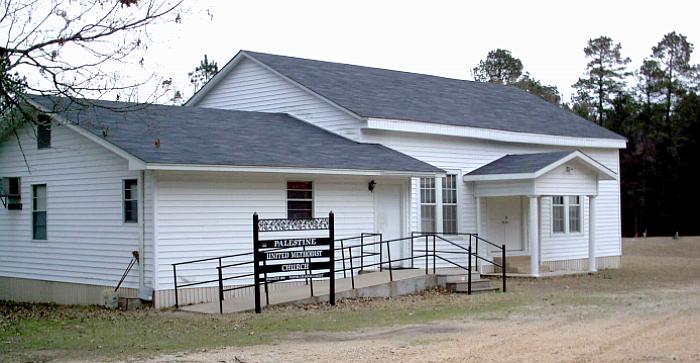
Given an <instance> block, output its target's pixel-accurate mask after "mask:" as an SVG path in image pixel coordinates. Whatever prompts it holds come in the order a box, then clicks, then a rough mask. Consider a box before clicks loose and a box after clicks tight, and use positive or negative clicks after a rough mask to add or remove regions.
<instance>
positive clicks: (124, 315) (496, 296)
mask: <svg viewBox="0 0 700 363" xmlns="http://www.w3.org/2000/svg"><path fill="white" fill-rule="evenodd" d="M673 243H675V245H663V246H661V247H659V246H647V245H645V244H644V243H641V242H640V243H637V244H635V245H634V246H633V247H631V249H630V248H627V247H626V249H625V254H629V255H630V257H625V267H624V268H622V269H620V270H610V271H603V272H600V273H599V274H597V275H594V276H588V275H582V276H570V277H562V278H551V279H541V280H532V279H511V280H510V281H509V292H508V293H506V294H501V293H490V294H478V295H472V296H467V295H465V294H448V293H444V292H441V291H428V292H424V293H422V294H419V295H413V296H405V297H400V298H393V299H372V300H345V301H341V302H339V303H338V305H337V306H336V307H330V306H328V305H325V304H321V305H310V306H306V307H305V308H299V307H274V308H269V309H266V310H264V312H263V314H261V315H255V314H252V313H239V314H228V315H224V316H219V315H198V314H191V313H185V312H178V311H173V310H162V311H157V310H140V311H129V312H122V311H109V310H105V309H102V308H98V307H81V306H57V305H44V304H16V303H10V302H0V361H3V362H5V361H45V360H51V359H62V360H70V359H83V360H91V359H99V360H117V359H127V358H130V359H133V358H143V357H151V356H155V355H159V354H162V353H173V352H190V351H201V350H203V349H213V348H219V347H226V346H249V345H256V344H275V343H277V342H278V341H280V340H284V339H285V338H286V337H288V336H290V335H294V334H296V333H305V332H339V331H351V330H357V329H370V328H373V327H385V326H396V325H406V324H422V323H427V322H432V321H439V320H446V319H450V320H463V321H471V320H499V319H508V318H509V317H510V316H511V315H512V314H516V315H517V314H520V315H522V314H543V315H546V314H554V313H557V312H562V311H564V312H567V311H568V312H570V311H575V312H576V313H577V314H581V313H590V314H595V315H596V316H597V317H601V316H605V314H613V313H614V311H615V310H614V309H615V308H620V309H624V308H625V307H626V306H628V305H629V304H632V303H634V302H635V301H638V300H639V299H640V296H643V295H644V294H645V292H646V291H647V290H648V289H649V288H650V287H653V286H654V285H659V286H664V287H673V286H674V284H677V285H678V286H682V285H684V284H686V283H687V282H688V281H691V280H694V281H696V280H695V279H696V277H697V276H700V266H699V265H698V264H697V263H696V261H698V259H697V257H700V248H698V245H699V244H698V243H697V241H695V242H684V241H676V242H673ZM684 244H685V245H684ZM688 247H690V249H688ZM678 251H683V255H682V256H678ZM671 259H676V260H671ZM678 259H680V260H678ZM684 261H685V262H684ZM669 263H672V264H675V265H678V264H683V263H685V264H686V265H685V268H686V272H687V273H686V274H682V275H678V276H674V275H672V274H669V273H668V272H669V271H668V266H669ZM683 276H687V278H686V277H683ZM693 276H695V277H693ZM494 283H495V284H497V282H494ZM416 339H420V337H416Z"/></svg>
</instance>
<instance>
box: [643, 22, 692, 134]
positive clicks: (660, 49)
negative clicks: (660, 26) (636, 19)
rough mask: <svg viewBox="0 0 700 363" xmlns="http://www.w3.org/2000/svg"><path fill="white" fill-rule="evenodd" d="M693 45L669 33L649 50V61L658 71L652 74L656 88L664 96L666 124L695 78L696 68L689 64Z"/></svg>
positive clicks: (684, 38) (675, 34) (679, 35)
mask: <svg viewBox="0 0 700 363" xmlns="http://www.w3.org/2000/svg"><path fill="white" fill-rule="evenodd" d="M692 54H693V44H691V43H689V42H688V39H687V38H686V36H685V35H682V34H678V33H676V32H671V33H668V34H666V35H664V37H663V39H661V41H660V42H659V43H658V44H657V45H656V46H654V47H653V48H651V59H652V60H654V61H656V64H657V67H658V69H657V70H656V72H655V73H654V75H655V76H656V77H657V78H656V80H655V81H656V82H657V83H658V87H659V88H660V89H662V90H663V94H664V108H665V115H664V120H665V121H666V122H667V123H668V122H669V120H670V118H671V111H672V109H673V106H674V105H675V103H676V101H677V99H678V98H679V97H681V96H683V94H684V93H685V92H686V90H688V89H689V88H690V87H691V83H692V82H693V80H694V79H695V77H696V76H697V66H693V65H691V64H690V56H691V55H692Z"/></svg>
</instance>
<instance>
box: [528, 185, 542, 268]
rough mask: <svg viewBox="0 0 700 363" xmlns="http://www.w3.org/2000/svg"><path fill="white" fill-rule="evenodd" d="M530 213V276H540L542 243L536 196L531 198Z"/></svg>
mask: <svg viewBox="0 0 700 363" xmlns="http://www.w3.org/2000/svg"><path fill="white" fill-rule="evenodd" d="M529 206H530V213H528V222H529V223H528V229H527V230H528V241H529V242H530V274H531V275H532V276H539V275H540V243H539V242H540V241H539V235H540V231H539V223H538V221H539V217H538V214H539V213H538V212H539V200H538V199H537V196H536V195H532V196H530V197H529Z"/></svg>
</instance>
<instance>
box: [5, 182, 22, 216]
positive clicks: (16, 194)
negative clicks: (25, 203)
mask: <svg viewBox="0 0 700 363" xmlns="http://www.w3.org/2000/svg"><path fill="white" fill-rule="evenodd" d="M21 187H22V182H21V179H20V178H16V177H14V178H13V177H5V178H2V179H0V201H2V205H3V207H5V208H7V209H8V210H20V209H22V190H21Z"/></svg>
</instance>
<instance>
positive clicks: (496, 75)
mask: <svg viewBox="0 0 700 363" xmlns="http://www.w3.org/2000/svg"><path fill="white" fill-rule="evenodd" d="M472 76H473V77H474V80H475V81H477V82H490V83H498V84H504V85H513V86H516V87H518V88H520V89H522V90H524V91H526V92H528V93H530V94H533V95H535V96H539V97H542V98H544V99H545V100H546V101H548V102H551V103H553V104H555V105H559V104H560V103H561V94H560V93H559V90H558V89H557V87H556V86H549V85H544V84H542V83H541V82H540V81H538V80H537V79H535V78H533V77H532V76H531V75H530V73H528V72H524V73H523V63H522V61H520V59H518V58H515V57H514V56H513V55H512V54H511V53H510V51H509V50H505V49H496V50H492V51H490V52H489V53H488V54H487V55H486V59H484V60H482V61H480V62H479V65H477V66H476V67H474V68H473V69H472Z"/></svg>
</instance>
